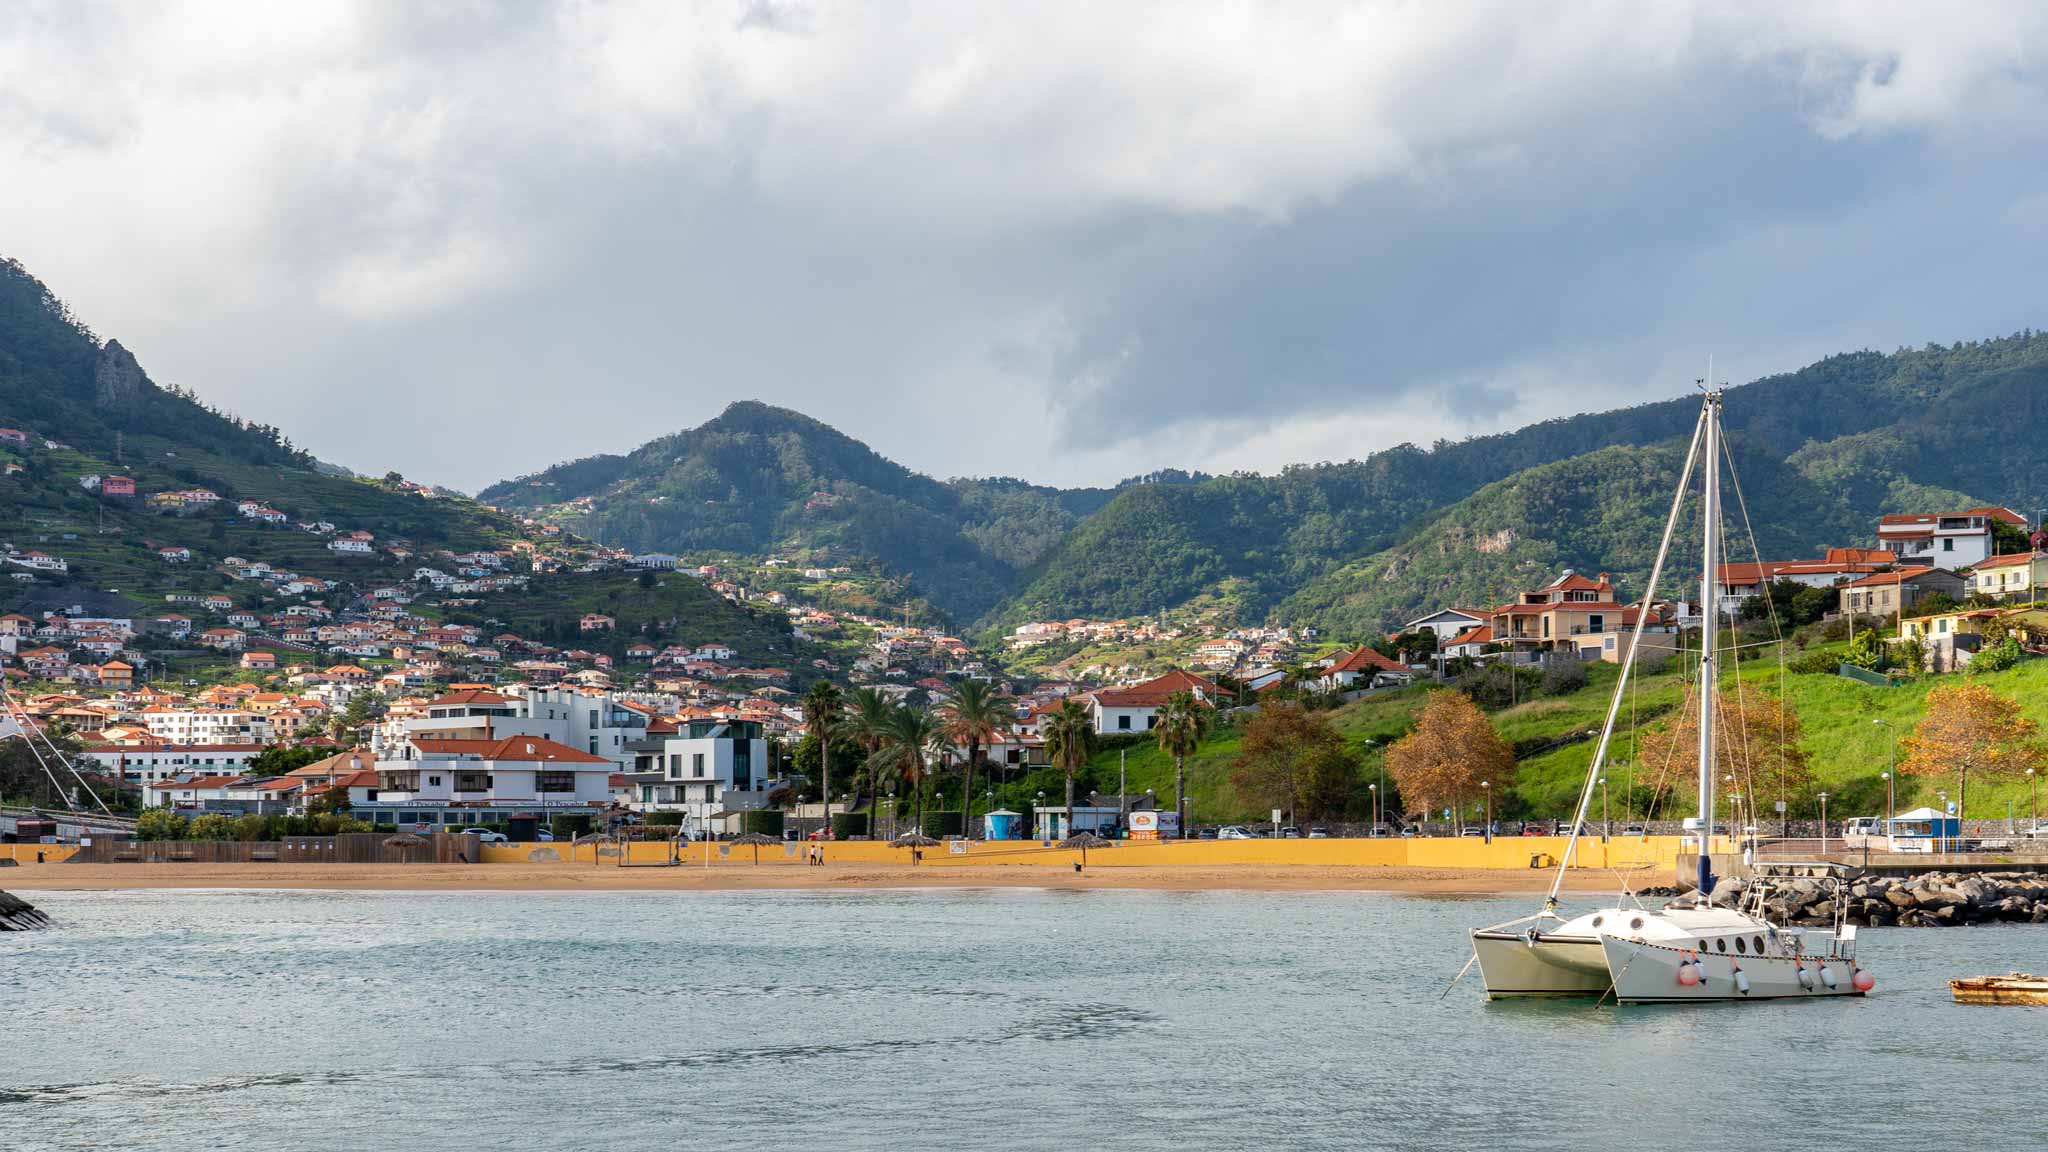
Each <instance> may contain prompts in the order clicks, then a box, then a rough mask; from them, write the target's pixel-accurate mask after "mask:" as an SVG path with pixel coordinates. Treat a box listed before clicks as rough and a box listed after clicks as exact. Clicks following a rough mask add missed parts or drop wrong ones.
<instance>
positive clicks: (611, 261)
mask: <svg viewBox="0 0 2048 1152" xmlns="http://www.w3.org/2000/svg"><path fill="white" fill-rule="evenodd" d="M2044 88H2048V6H2043V5H2040V4H2036V3H2013V4H2009V5H2007V4H1999V3H1994V2H1987V3H1980V4H1975V5H1972V6H1970V7H1968V8H1967V9H1964V10H1951V9H1947V8H1946V7H1945V6H1939V5H1926V4H1886V3H1879V2H1874V0H1861V2H1847V3H1840V4H1828V3H1811V4H1799V5H1784V4H1776V3H1767V4H1753V5H1752V4H1744V3H1729V2H1725V0H1724V2H1718V3H1710V4H1701V5H1697V6H1694V5H1687V4H1682V3H1676V2H1674V3H1660V4H1647V5H1646V4H1641V3H1612V4H1598V3H1596V4H1576V5H1564V6H1552V5H1531V4H1518V3H1507V4H1498V5H1473V6H1469V7H1468V6H1461V5H1457V4H1452V3H1436V2H1431V3H1346V4H1336V3H1332V4H1318V3H1312V2H1308V0H1289V2H1287V3H1276V4H1271V5H1266V4H1258V3H1249V2H1242V0H1240V2H1228V3H1198V2H1194V0H1173V2H1171V3H1163V4H1157V5H1151V4H1143V3H1138V2H1135V0H1133V2H1120V3H1114V4H1102V3H1072V4H1062V3H1054V2H1043V3H1039V2H1034V3H1022V4H1020V3H1014V2H996V3H974V2H968V0H935V2H932V3H886V2H885V3H835V2H831V0H815V2H812V0H714V2H710V3H704V4H699V5H694V6H693V5H684V4H675V3H619V4H606V3H555V4H550V3H538V2H536V3H512V4H503V5H497V4H486V3H481V2H475V3H459V2H450V3H444V4H437V5H416V4H411V3H393V4H389V5H376V4H369V3H361V4H327V3H318V2H315V0H294V2H293V3H290V4H269V5H263V4H241V5H226V4H208V3H177V2H168V0H167V2H163V3H130V4H83V3H77V2H74V0H48V2H46V3H44V2H38V0H26V2H23V0H15V2H13V3H9V4H7V5H5V6H0V254H4V255H10V256H13V257H16V258H18V259H20V260H21V261H22V262H23V263H25V264H26V265H27V266H28V267H29V268H30V270H31V271H33V272H35V273H36V274H37V275H39V276H40V277H42V278H43V279H44V280H45V281H46V282H48V283H49V284H50V285H51V286H52V287H53V288H54V289H55V290H56V291H57V292H58V293H59V294H60V295H61V296H63V297H65V298H66V299H67V300H69V301H70V302H71V303H72V305H73V307H74V309H75V310H76V311H77V312H78V313H79V314H80V315H81V316H82V317H83V318H84V319H85V320H86V321H87V322H88V323H90V324H91V325H92V326H93V327H94V328H95V329H96V330H98V331H99V332H100V333H101V334H102V335H103V336H113V337H118V338H119V339H120V340H121V341H122V342H123V343H124V344H126V345H128V346H129V347H131V348H132V349H133V350H134V351H135V352H136V354H137V355H138V356H139V357H140V359H141V360H142V363H143V366H144V367H145V368H146V369H148V370H149V371H150V373H151V374H152V375H153V376H154V377H155V378H156V379H157V380H159V381H160V382H176V383H179V384H183V385H186V386H189V387H192V388H194V389H196V390H198V391H199V392H200V393H202V394H203V395H204V396H206V397H207V398H209V399H211V400H212V401H214V402H215V403H217V404H219V405H220V406H222V407H225V408H228V409H230V410H233V411H237V412H240V413H242V414H244V415H247V416H250V417H252V418H257V419H261V420H264V421H267V422H272V423H277V424H280V425H282V426H283V427H285V428H286V429H287V430H288V431H290V432H291V433H292V434H293V435H294V436H295V438H297V439H298V440H299V441H300V442H301V443H302V444H304V445H306V446H307V447H309V448H311V449H312V450H314V451H315V452H317V453H318V454H320V455H321V456H323V457H326V458H328V459H332V460H335V461H337V462H339V463H343V464H347V465H349V466H351V467H354V468H357V469H359V470H366V471H380V472H381V471H383V470H385V469H388V468H397V469H399V470H400V471H403V472H404V473H405V474H407V475H408V476H412V477H415V478H419V479H424V480H431V481H436V482H441V483H447V484H452V485H455V486H457V487H461V488H465V489H469V490H474V489H476V488H478V487H481V486H482V485H484V484H487V483H489V482H491V481H492V480H496V479H500V478H503V477H506V476H509V475H513V474H517V473H520V472H525V471H530V470H532V469H535V468H539V467H542V466H545V465H547V464H550V463H554V462H557V461H560V460H563V459H567V458H571V457H575V456H581V455H586V454H589V453H592V452H600V451H623V450H625V449H628V448H630V447H632V446H634V445H635V444H637V443H639V442H641V441H642V440H645V439H647V438H648V437H650V436H653V435H656V434H659V433H662V432H666V431H671V430H674V429H676V428H681V427H686V426H690V425H693V424H696V423H699V422H701V421H703V420H705V419H708V418H709V417H711V416H713V415H715V414H716V413H717V412H718V411H719V409H721V408H722V407H723V406H724V405H725V404H726V403H727V402H728V401H730V400H733V399H741V398H757V399H762V400H766V401H769V402H772V403H777V404H784V405H788V406H790V407H794V408H797V409H800V410H802V411H805V412H808V413H810V414H811V415H814V416H817V417H819V418H821V419H823V420H826V421H828V422H830V423H832V424H834V425H836V426H838V427H840V428H842V429H844V430H845V431H847V432H849V433H851V434H853V435H855V436H858V437H860V438H862V439H864V440H866V441H868V442H869V443H871V444H873V445H874V446H875V447H876V448H878V449H880V450H881V451H883V452H885V453H887V454H889V455H891V456H893V457H895V458H897V459H899V460H902V461H904V462H905V463H908V464H910V465H912V466H914V467H917V468H920V469H923V470H925V471H929V472H932V473H935V474H938V475H942V476H944V475H956V474H976V475H986V474H997V473H1000V474H1011V475H1022V476H1026V477H1029V478H1031V479H1034V480H1040V481H1045V482H1052V483H1062V484H1075V483H1084V482H1105V481H1111V480H1115V479H1117V478H1119V477H1122V476H1127V475H1130V474H1133V473H1137V472H1141V471H1145V470H1148V469H1151V468H1156V467H1162V466H1180V467H1189V468H1202V469H1207V470H1211V471H1219V470H1228V469H1234V468H1255V469H1261V470H1269V469H1273V468H1277V467H1280V466H1282V465H1284V464H1287V463H1290V462H1295V461H1305V460H1319V459H1345V458H1350V457H1358V456H1363V455H1365V454H1366V453H1368V452H1370V451H1372V450H1373V449H1375V448H1380V447H1384V446H1386V445H1389V444H1393V443H1398V442H1400V441H1404V440H1410V441H1415V442H1418V443H1427V442H1429V441H1431V440H1433V439H1436V438H1438V437H1460V436H1466V435H1471V434H1474V433H1477V432H1484V431H1491V430H1495V429H1499V428H1504V427H1512V426H1516V425H1519V424H1523V423H1527V422H1529V421H1533V420H1538V419H1543V418H1546V417H1549V416H1554V415H1560V414H1564V413H1569V412H1574V411H1583V410H1588V409H1593V408H1603V407H1611V406H1615V405H1620V404H1626V403H1632V402H1636V401H1639V400H1646V399H1653V398H1660V397H1664V396H1668V395H1673V394H1676V393H1677V392H1680V391H1682V390H1684V389H1685V388H1686V387H1687V386H1688V382H1689V381H1690V380H1691V379H1692V378H1693V377H1694V376H1697V375H1699V374H1700V369H1701V365H1702V364H1703V362H1704V360H1705V358H1706V356H1707V355H1708V353H1710V352H1712V353H1714V354H1716V355H1717V357H1718V360H1717V363H1718V364H1719V365H1720V366H1722V367H1723V368H1724V369H1725V370H1726V374H1727V375H1729V376H1731V377H1733V378H1735V379H1738V380H1740V379H1748V378H1751V377H1754V376H1756V375H1760V374H1764V373H1767V372H1772V371H1779V370H1785V369H1790V368H1793V367H1797V366H1798V365H1800V364H1802V363H1805V362H1807V361H1809V360H1811V359H1813V358H1816V357H1818V356H1821V355H1825V354H1827V353H1829V352H1833V351H1839V350H1844V349H1852V348H1862V347H1874V348H1880V349H1890V348H1894V347H1897V346H1899V345H1901V344H1909V343H1919V342H1923V341H1928V340H1936V341H1950V340H1955V339H1969V338H1974V337H1980V336H1987V335H1995V334H2001V333H2005V332H2009V331H2012V330H2015V329H2017V328H2020V327H2025V326H2040V325H2042V324H2044V323H2048V303H2044V302H2043V300H2042V293H2041V290H2040V284H2041V273H2040V264H2039V254H2040V253H2041V252H2042V251H2043V250H2044V245H2048V235H2044V232H2048V165H2043V164H2042V163H2041V160H2040V157H2041V156H2042V155H2043V152H2042V147H2043V145H2044V143H2048V140H2044V139H2043V137H2044V136H2048V116H2044V115H2043V114H2042V113H2041V109H2042V108H2044V107H2048V91H2044Z"/></svg>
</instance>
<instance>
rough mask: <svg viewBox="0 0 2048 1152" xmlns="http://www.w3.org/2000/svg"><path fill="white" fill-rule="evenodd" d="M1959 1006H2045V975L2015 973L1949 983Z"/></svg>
mask: <svg viewBox="0 0 2048 1152" xmlns="http://www.w3.org/2000/svg"><path fill="white" fill-rule="evenodd" d="M1948 987H1949V991H1951V992H1954V993H1955V997H1956V1003H1958V1004H2040V1005H2048V976H2035V975H2033V974H2031V973H2027V972H2014V973H2011V974H2009V975H2005V976H1972V977H1969V978H1967V979H1963V980H1951V981H1949V982H1948Z"/></svg>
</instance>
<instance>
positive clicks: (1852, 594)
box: [1836, 567, 1966, 616]
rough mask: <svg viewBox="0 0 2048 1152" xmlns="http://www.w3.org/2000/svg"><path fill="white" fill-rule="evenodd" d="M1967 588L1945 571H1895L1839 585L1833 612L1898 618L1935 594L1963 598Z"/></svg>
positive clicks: (1961, 579) (1920, 569)
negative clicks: (1940, 593) (1939, 593)
mask: <svg viewBox="0 0 2048 1152" xmlns="http://www.w3.org/2000/svg"><path fill="white" fill-rule="evenodd" d="M1965 587H1966V585H1965V584H1964V582H1963V578H1962V577H1961V576H1958V575H1956V574H1955V573H1954V572H1951V571H1949V570H1947V569H1945V568H1933V567H1926V568H1894V569H1892V570H1891V571H1889V572H1877V573H1873V574H1872V575H1869V576H1864V577H1862V578H1860V579H1856V580H1851V581H1849V582H1848V583H1846V584H1843V585H1841V586H1840V587H1839V588H1838V589H1837V591H1836V610H1837V611H1840V612H1847V613H1850V614H1853V615H1857V616H1897V615H1901V614H1903V613H1904V612H1907V611H1910V610H1911V609H1912V607H1913V606H1914V605H1916V604H1918V603H1920V602H1921V601H1922V600H1925V599H1927V598H1928V597H1929V596H1932V595H1934V594H1935V593H1936V592H1942V593H1946V594H1947V595H1949V596H1951V597H1953V598H1955V599H1958V600H1960V599H1962V598H1963V596H1964V594H1965V592H1964V589H1965Z"/></svg>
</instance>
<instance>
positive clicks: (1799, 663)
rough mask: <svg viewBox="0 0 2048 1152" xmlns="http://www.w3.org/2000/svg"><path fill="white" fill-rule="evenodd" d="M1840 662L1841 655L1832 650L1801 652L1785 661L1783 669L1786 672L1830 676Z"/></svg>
mask: <svg viewBox="0 0 2048 1152" xmlns="http://www.w3.org/2000/svg"><path fill="white" fill-rule="evenodd" d="M1841 662H1842V659H1841V657H1839V656H1837V655H1835V654H1834V653H1832V652H1802V653H1800V654H1799V655H1797V656H1794V657H1793V658H1792V659H1790V660H1787V661H1785V670H1786V671H1787V672H1802V673H1805V674H1807V675H1810V676H1820V675H1828V676H1832V675H1834V672H1835V667H1836V666H1837V665H1839V664H1840V663H1841Z"/></svg>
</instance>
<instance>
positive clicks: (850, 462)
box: [484, 332, 2048, 636]
mask: <svg viewBox="0 0 2048 1152" xmlns="http://www.w3.org/2000/svg"><path fill="white" fill-rule="evenodd" d="M2044 385H2048V337H2043V336H2041V335H2037V334H2035V333H2032V332H2025V333H2020V334H2017V335H2014V336H2011V337H2007V338H2004V339H1998V340H1988V341H1978V342H1970V343H1960V344H1955V345H1950V346H1946V347H1940V346H1929V347H1926V348H1921V349H1911V350H1905V351H1900V352H1897V353H1894V354H1891V355H1882V354H1879V353H1875V352H1856V353H1848V354H1844V355H1839V356H1832V357H1829V358H1827V359H1825V360H1822V361H1820V362H1818V363H1816V364H1813V365H1810V366H1808V367H1806V368H1804V369H1801V370H1800V371H1798V372H1792V373H1787V374H1783V375H1779V376H1773V377H1768V378H1765V379H1762V380H1758V381H1756V382H1754V383H1751V384H1747V385H1742V386H1739V387H1735V388H1731V389H1729V391H1728V405H1727V427H1728V430H1729V438H1730V443H1731V445H1732V449H1733V451H1735V452H1736V453H1737V454H1738V459H1739V463H1740V465H1741V472H1742V476H1743V478H1744V484H1745V490H1746V492H1747V494H1748V496H1749V498H1750V503H1751V511H1752V513H1753V514H1754V519H1755V521H1756V526H1757V531H1758V535H1759V537H1760V539H1761V542H1762V544H1763V546H1764V549H1765V551H1767V552H1772V551H1774V552H1779V553H1784V554H1790V553H1796V552H1801V551H1811V550H1813V549H1816V548H1819V547H1822V546H1825V545H1828V544H1852V543H1868V542H1869V541H1870V537H1871V535H1872V525H1871V521H1872V519H1873V518H1874V517H1875V516H1876V515H1878V514H1879V513H1881V512H1887V511H1904V510H1910V509H1922V510H1936V509H1938V508H1940V507H1948V506H1953V505H1957V504H1965V503H1979V502H1996V503H2005V504H2014V505H2016V506H2020V507H2032V506H2034V505H2036V504H2041V503H2048V482H2044V480H2043V479H2042V478H2040V477H2038V476H2037V475H2035V473H2036V471H2037V470H2036V469H2035V468H2034V467H2033V465H2032V459H2033V445H2034V444H2035V443H2037V442H2039V441H2040V440H2041V439H2042V438H2043V437H2044V435H2048V387H2044ZM1697 410H1698V404H1697V402H1696V401H1695V400H1694V399H1692V398H1691V397H1680V398H1677V399H1673V400H1669V401H1663V402H1660V403H1655V404H1646V405H1641V406H1638V407H1635V408H1628V409H1622V410H1619V411H1613V412H1603V413H1594V414H1588V415H1580V416H1571V417H1565V418H1560V419H1557V420H1549V421H1545V422H1543V423H1540V424H1535V425H1531V426H1529V427H1527V428H1523V429H1520V430H1518V431H1514V432H1508V433H1502V434H1499V435H1493V436H1482V437H1476V438H1473V439H1470V440H1463V441H1457V442H1439V443H1437V444H1434V445H1432V446H1430V447H1429V448H1426V449H1425V448H1420V447H1416V446H1414V445H1402V446H1398V447H1395V448H1390V449H1386V450H1384V451H1380V452H1376V453H1373V454H1372V455H1370V456H1368V457H1366V458H1365V459H1363V460H1355V461H1349V462H1344V463H1332V464H1318V465H1304V466H1297V467H1292V468H1287V469H1284V470H1282V471H1281V472H1278V473H1275V474H1272V475H1255V474H1243V475H1233V476H1223V477H1205V476H1200V475H1188V474H1184V473H1171V474H1164V475H1161V476H1158V477H1153V478H1146V479H1147V480H1148V481H1150V482H1142V481H1133V482H1128V483H1126V484H1123V485H1119V486H1118V487H1117V488H1115V489H1107V490H1105V489H1091V490H1083V491H1063V490H1059V489H1055V488H1047V487H1038V486H1033V485H1029V484H1025V483H1023V482H1021V481H1008V480H995V481H990V480H956V481H952V482H945V483H942V482H940V481H937V480H933V479H930V478H928V477H925V476H921V475H919V474H917V473H915V472H912V471H910V470H908V469H906V468H904V467H902V466H900V465H897V464H895V463H892V462H890V461H888V460H885V459H883V458H882V457H880V456H879V455H877V454H875V453H874V452H873V451H871V450H870V449H868V448H867V447H866V446H864V445H862V444H860V443H859V442H858V441H856V440H853V439H851V438H849V437H847V436H844V435H843V434H841V433H839V432H836V431H834V430H832V429H830V428H828V427H826V426H825V425H823V424H820V423H818V422H817V421H814V420H810V419H809V418H807V417H803V416H800V415H798V414H796V413H793V412H788V411H784V410H781V409H776V408H771V407H768V406H766V405H761V404H736V405H734V406H732V407H731V408H730V409H728V410H727V411H726V412H725V413H724V414H723V415H721V416H720V417H718V418H717V419H715V420H713V421H711V422H709V423H707V424H705V425H703V426H702V427H700V428H696V429H693V430H690V431H687V432H682V433H678V434H676V435H674V436H668V437H663V438H662V439H660V440H656V441H653V442H651V443H649V444H647V445H645V446H643V447H642V448H640V449H639V450H637V451H635V452H633V453H632V454H630V455H628V456H621V457H595V458H592V459H590V460H585V461H578V462H575V463H572V464H568V465H563V466H561V467H558V468H554V469H550V470H548V471H546V472H542V473H538V474H536V475H534V476H529V477H525V478H522V479H521V480H518V481H512V482H508V483H505V484H501V485H498V486H496V487H494V488H492V489H490V490H488V491H487V492H486V493H485V494H484V497H485V498H486V499H488V500H490V501H492V502H493V503H498V504H502V505H506V506H509V507H519V508H523V509H534V510H538V511H540V512H541V513H542V514H543V515H545V516H547V517H549V518H551V519H555V520H557V521H559V522H562V523H565V524H570V525H574V526H577V527H579V528H580V529H582V530H584V531H586V532H589V533H593V534H594V533H598V532H602V533H603V534H604V536H605V538H606V539H608V540H610V541H613V542H617V543H623V544H628V545H630V546H633V547H639V548H663V549H669V550H681V551H689V550H693V549H696V550H723V551H731V552H740V553H754V554H759V553H767V552H779V553H784V554H801V553H805V552H808V551H816V552H820V553H823V554H828V555H831V556H834V557H861V558H866V559H869V560H872V561H873V562H875V563H876V564H878V565H879V566H881V567H882V568H884V569H885V570H888V571H890V572H893V573H895V574H897V575H899V576H901V577H904V578H905V579H906V581H907V583H908V584H909V585H910V586H911V587H912V588H914V589H915V590H916V591H917V592H918V593H921V594H922V595H924V596H926V597H928V598H929V599H930V600H931V602H933V603H935V604H936V605H938V606H939V607H941V608H942V609H944V610H946V611H948V612H949V613H951V614H952V615H953V616H954V618H955V619H956V620H957V621H959V622H961V623H963V624H966V623H969V622H972V621H974V620H976V619H977V618H979V620H980V623H981V624H982V625H983V626H1006V625H1009V624H1013V623H1016V622H1018V621H1021V620H1025V619H1030V618H1042V617H1056V618H1057V617H1067V616H1089V617H1114V616H1129V615H1134V614H1140V613H1146V612H1152V611H1155V610H1158V609H1160V608H1163V607H1173V606H1176V605H1180V604H1185V603H1188V602H1190V601H1197V600H1199V601H1204V602H1209V603H1217V604H1220V605H1223V606H1225V607H1226V608H1228V609H1230V610H1232V611H1234V612H1235V613H1236V614H1237V615H1238V616H1239V617H1240V618H1242V619H1246V620H1262V619H1266V618H1268V617H1276V618H1279V619H1282V620H1287V621H1292V622H1296V623H1316V624H1320V625H1322V626H1324V627H1325V628H1327V629H1332V630H1334V631H1336V632H1337V633H1339V634H1341V635H1346V636H1358V635H1365V634H1369V633H1371V632H1374V631H1377V630H1379V629H1382V628H1384V627H1386V626H1388V625H1389V624H1392V623H1395V622H1398V621H1399V620H1400V619H1403V618H1405V617H1407V616H1408V615H1410V614H1413V613H1414V612H1416V611H1417V610H1419V609H1421V608H1423V607H1424V606H1426V605H1430V604H1433V603H1438V602H1441V601H1442V600H1444V599H1455V600H1467V601H1485V600H1488V599H1491V598H1493V597H1496V596H1499V595H1502V594H1504V593H1506V592H1508V591H1510V590H1511V589H1513V588H1514V587H1516V586H1518V585H1519V584H1521V583H1525V582H1527V581H1528V580H1530V579H1532V578H1537V577H1543V576H1546V575H1547V574H1549V573H1550V572H1552V571H1554V569H1555V568H1556V567H1560V566H1577V567H1583V568H1589V569H1608V570H1611V571H1613V572H1615V573H1616V574H1617V575H1620V576H1622V577H1624V579H1629V578H1634V577H1637V576H1640V575H1641V573H1642V570H1644V569H1646V568H1647V558H1646V556H1645V555H1644V553H1645V550H1646V549H1648V548H1649V547H1651V546H1653V545H1654V542H1655V536H1656V533H1655V527H1656V525H1655V523H1654V521H1655V519H1656V516H1657V515H1658V511H1657V510H1659V509H1661V507H1662V505H1663V502H1664V501H1665V499H1666V498H1667V497H1668V492H1669V486H1670V484H1671V483H1672V482H1673V481H1674V480H1675V472H1674V468H1675V460H1676V455H1677V453H1678V452H1679V451H1680V450H1681V449H1682V441H1683V438H1684V437H1685V436H1686V435H1687V434H1689V432H1690V431H1691V428H1692V425H1693V420H1694V415H1695V413H1696V412H1697Z"/></svg>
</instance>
